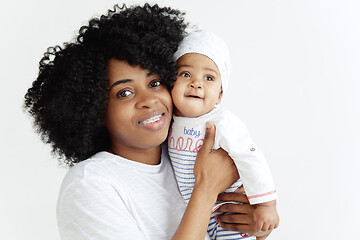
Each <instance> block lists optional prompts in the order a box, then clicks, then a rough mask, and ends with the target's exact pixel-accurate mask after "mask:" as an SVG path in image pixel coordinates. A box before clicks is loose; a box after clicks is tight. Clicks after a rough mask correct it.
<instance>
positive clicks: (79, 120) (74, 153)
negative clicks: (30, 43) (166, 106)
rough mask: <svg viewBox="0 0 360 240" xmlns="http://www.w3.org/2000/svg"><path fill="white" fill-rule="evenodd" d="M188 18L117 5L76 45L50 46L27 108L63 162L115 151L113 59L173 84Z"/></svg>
mask: <svg viewBox="0 0 360 240" xmlns="http://www.w3.org/2000/svg"><path fill="white" fill-rule="evenodd" d="M183 15H184V14H183V13H181V12H180V11H178V10H174V9H171V8H167V7H165V8H161V7H159V6H158V5H153V6H151V5H149V4H145V5H144V6H132V7H129V8H128V7H126V6H125V5H123V6H122V7H119V6H118V5H115V7H114V9H113V10H109V11H108V13H107V14H106V15H102V16H101V17H100V18H93V19H91V20H90V21H89V24H88V26H83V27H81V28H80V30H79V35H78V36H77V38H76V41H75V42H68V43H65V44H64V46H63V47H60V46H55V47H50V48H48V50H47V51H46V53H45V54H44V57H43V58H42V59H41V60H40V67H39V75H38V78H37V79H36V80H35V81H34V82H33V85H32V87H31V88H29V89H28V91H27V93H26V95H25V104H24V108H25V110H26V111H27V112H28V113H29V114H30V115H31V116H32V117H33V120H34V125H35V128H36V129H37V131H38V132H39V134H40V135H41V138H42V140H43V141H44V142H45V143H49V144H51V146H52V152H53V154H55V156H57V157H58V158H59V160H60V162H62V163H65V164H67V165H69V166H73V165H74V164H75V163H77V162H80V161H83V160H85V159H87V158H89V157H90V156H92V155H93V154H95V153H97V152H99V151H103V150H107V149H109V147H110V144H111V142H110V137H109V133H108V131H107V129H106V128H105V126H104V124H103V120H104V116H105V111H106V104H107V97H106V96H107V87H108V78H107V76H106V72H107V63H108V61H109V59H111V58H116V59H118V60H127V61H128V63H129V64H130V65H134V66H136V65H139V66H141V67H142V68H143V69H147V70H149V71H150V72H151V73H157V74H159V75H160V77H161V79H162V80H163V81H164V83H165V84H166V85H167V86H170V85H171V82H172V81H173V78H174V76H175V73H176V69H175V63H174V61H173V54H174V52H175V51H176V49H177V46H178V44H179V42H180V41H181V40H182V38H183V36H184V34H185V29H186V27H187V24H186V23H185V22H184V19H183Z"/></svg>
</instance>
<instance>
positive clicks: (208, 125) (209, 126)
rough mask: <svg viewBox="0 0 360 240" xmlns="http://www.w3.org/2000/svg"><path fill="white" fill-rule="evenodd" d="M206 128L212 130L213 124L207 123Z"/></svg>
mask: <svg viewBox="0 0 360 240" xmlns="http://www.w3.org/2000/svg"><path fill="white" fill-rule="evenodd" d="M203 126H204V125H203ZM206 128H211V124H210V123H209V122H206Z"/></svg>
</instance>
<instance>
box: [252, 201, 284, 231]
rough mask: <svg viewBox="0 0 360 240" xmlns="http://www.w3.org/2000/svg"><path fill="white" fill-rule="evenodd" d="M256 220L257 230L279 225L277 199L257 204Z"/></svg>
mask: <svg viewBox="0 0 360 240" xmlns="http://www.w3.org/2000/svg"><path fill="white" fill-rule="evenodd" d="M255 207H256V208H255V211H254V221H255V226H256V232H259V231H260V230H261V231H267V230H273V229H275V228H277V227H278V226H279V215H278V212H277V210H276V200H273V201H270V202H265V203H258V204H256V205H255Z"/></svg>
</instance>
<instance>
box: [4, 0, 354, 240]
mask: <svg viewBox="0 0 360 240" xmlns="http://www.w3.org/2000/svg"><path fill="white" fill-rule="evenodd" d="M143 2H144V1H126V3H143ZM157 2H158V3H159V4H160V5H167V6H172V7H175V8H179V9H181V10H183V11H185V12H186V19H187V20H188V21H190V22H191V23H192V24H194V25H197V26H198V28H200V29H207V30H211V31H214V32H216V33H217V34H218V35H220V36H221V37H222V38H223V39H224V40H225V41H226V42H227V44H228V45H229V48H230V50H231V58H232V63H233V66H234V69H233V72H232V78H231V83H230V88H229V91H228V92H227V93H226V96H225V98H224V99H223V100H224V101H223V104H224V105H225V106H226V107H228V108H231V109H232V110H233V112H235V113H236V114H237V115H238V116H240V117H241V118H242V119H243V121H244V122H245V123H246V124H247V125H248V128H249V130H250V133H251V135H252V137H253V138H254V140H255V142H257V144H258V145H259V146H260V147H261V148H262V149H263V152H264V153H265V155H266V156H267V159H268V162H269V165H270V168H271V170H272V173H273V175H274V179H275V182H276V185H277V188H278V193H279V200H278V210H279V213H280V217H281V221H280V227H279V228H278V229H277V230H276V231H274V232H273V234H272V235H271V237H269V238H268V239H270V240H288V239H292V240H302V239H328V240H337V239H356V238H357V237H356V236H357V235H358V226H359V220H358V219H359V217H360V205H359V202H360V191H359V186H358V185H359V183H360V174H359V173H358V172H359V170H360V153H359V150H360V44H359V43H360V14H359V12H360V3H359V1H357V0H273V1H268V0H223V1H209V0H207V1H205V0H204V1H200V0H199V1H194V0H177V1H175V0H174V1H170V0H168V1H166V0H161V1H157ZM115 3H119V2H115V1H113V0H101V1H100V0H62V1H60V0H32V1H25V0H16V1H10V0H1V1H0V13H1V14H0V20H1V34H0V35H1V36H0V79H1V87H0V97H1V101H0V107H1V119H0V121H1V122H0V123H1V124H0V133H1V134H0V135H1V138H0V141H1V142H0V148H1V165H0V239H4V240H5V239H6V240H15V239H16V240H19V239H28V240H49V239H51V240H59V235H58V230H57V225H56V217H55V207H56V200H57V194H58V191H59V187H60V184H61V181H62V178H63V176H64V175H65V173H66V169H65V168H62V167H59V166H58V164H57V161H56V160H55V159H54V158H52V157H51V154H50V153H51V151H50V147H49V146H46V145H45V144H43V143H42V142H41V140H40V138H39V137H38V135H37V134H36V133H35V132H34V130H33V129H32V124H31V121H30V118H29V117H28V116H27V115H26V114H24V113H23V111H22V104H23V96H24V94H25V92H26V90H27V88H29V87H30V86H31V83H32V81H33V80H35V78H36V76H37V72H38V62H39V60H40V58H41V57H42V54H43V52H44V51H45V50H46V48H47V47H49V46H52V45H57V44H60V45H61V44H62V43H63V42H66V41H69V40H71V39H73V37H74V35H75V34H76V32H77V30H78V29H79V27H80V26H82V25H84V24H86V23H87V20H88V19H90V18H91V17H94V16H99V15H101V14H103V13H105V12H106V10H107V9H108V8H111V7H112V6H113V5H114V4H115Z"/></svg>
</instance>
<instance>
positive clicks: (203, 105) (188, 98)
mask: <svg viewBox="0 0 360 240" xmlns="http://www.w3.org/2000/svg"><path fill="white" fill-rule="evenodd" d="M176 65H177V70H178V74H177V76H176V81H175V84H174V87H173V89H172V91H171V96H172V99H173V102H174V105H175V115H176V116H183V117H198V116H201V115H204V114H205V113H208V112H210V111H211V110H212V109H213V108H214V106H215V105H216V104H218V103H220V100H221V76H220V72H219V69H218V68H217V66H216V64H215V63H214V62H213V61H212V60H211V59H210V58H208V57H206V56H205V55H202V54H198V53H188V54H185V55H183V56H182V57H181V58H179V59H178V60H177V62H176Z"/></svg>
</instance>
